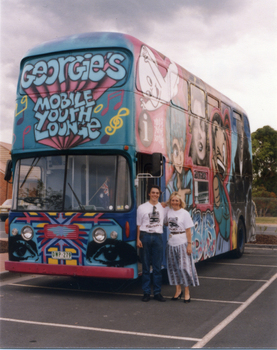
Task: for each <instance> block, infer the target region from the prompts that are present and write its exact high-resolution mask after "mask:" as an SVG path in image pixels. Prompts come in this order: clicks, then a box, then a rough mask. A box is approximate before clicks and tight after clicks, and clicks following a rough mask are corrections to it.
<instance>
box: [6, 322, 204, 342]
mask: <svg viewBox="0 0 277 350" xmlns="http://www.w3.org/2000/svg"><path fill="white" fill-rule="evenodd" d="M0 320H1V321H7V322H17V323H24V324H33V325H37V326H48V327H60V328H71V329H78V330H79V329H82V330H86V331H93V332H105V333H116V334H124V335H136V336H139V337H152V338H162V339H176V340H177V339H178V340H185V341H193V342H195V341H200V340H201V339H199V338H190V337H177V336H173V335H163V334H153V333H141V332H130V331H120V330H116V329H105V328H96V327H83V326H75V325H69V324H59V323H48V322H35V321H27V320H17V319H12V318H4V317H0Z"/></svg>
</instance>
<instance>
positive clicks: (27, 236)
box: [21, 226, 34, 241]
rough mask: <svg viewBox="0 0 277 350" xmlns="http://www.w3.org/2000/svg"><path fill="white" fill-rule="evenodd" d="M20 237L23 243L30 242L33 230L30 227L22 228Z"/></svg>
mask: <svg viewBox="0 0 277 350" xmlns="http://www.w3.org/2000/svg"><path fill="white" fill-rule="evenodd" d="M21 236H22V238H23V239H24V240H25V241H30V240H31V239H32V238H33V236H34V230H33V229H32V227H31V226H24V227H23V228H22V230H21Z"/></svg>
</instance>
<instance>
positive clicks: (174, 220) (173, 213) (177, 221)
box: [165, 209, 194, 246]
mask: <svg viewBox="0 0 277 350" xmlns="http://www.w3.org/2000/svg"><path fill="white" fill-rule="evenodd" d="M165 223H167V224H168V228H169V231H170V235H169V239H168V242H167V243H168V244H169V245H171V246H177V245H180V244H184V243H187V235H186V232H185V231H186V229H188V228H191V227H194V223H193V221H192V218H191V216H190V214H189V212H188V211H187V210H185V209H179V210H173V209H168V210H167V213H166V218H165ZM174 232H184V233H182V234H173V233H174Z"/></svg>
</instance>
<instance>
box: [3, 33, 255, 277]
mask: <svg viewBox="0 0 277 350" xmlns="http://www.w3.org/2000/svg"><path fill="white" fill-rule="evenodd" d="M11 175H12V176H13V203H12V208H11V211H10V214H9V218H8V219H7V222H6V232H7V233H8V235H9V261H6V263H5V267H6V270H9V271H15V272H21V273H36V274H53V275H68V276H91V277H101V278H123V279H130V278H137V276H138V274H139V272H138V251H137V248H136V210H137V206H138V205H139V204H141V203H143V202H145V201H146V200H147V192H148V191H147V189H148V187H149V186H150V185H152V184H157V185H159V186H160V187H161V189H162V193H163V194H162V196H161V201H166V200H167V199H168V198H169V195H170V194H171V193H172V192H173V191H178V192H179V193H180V194H181V196H182V198H183V199H184V201H185V203H186V206H187V210H188V211H189V213H190V214H191V216H192V218H193V221H194V223H195V227H194V228H193V230H192V232H193V237H192V239H193V257H194V259H195V261H196V262H197V261H200V260H203V259H207V258H210V257H213V256H215V255H218V254H222V253H225V252H229V251H232V250H233V251H234V253H235V254H236V255H237V256H240V255H241V254H242V253H243V250H244V244H245V242H247V241H249V239H250V238H251V235H253V234H254V227H255V222H254V221H253V217H254V216H253V215H252V214H253V213H252V210H253V209H252V200H251V187H252V154H251V137H250V127H249V122H248V118H247V115H246V113H245V111H244V110H243V109H242V108H241V107H239V106H238V105H237V104H236V103H234V102H232V101H231V100H230V99H228V98H227V97H225V96H224V95H223V94H221V93H219V92H218V91H216V90H215V89H213V88H212V87H211V86H209V85H208V84H206V83H204V82H203V81H202V80H201V79H199V78H197V77H196V76H194V75H193V74H191V73H189V72H188V71H187V70H185V69H184V68H182V67H180V66H179V65H178V64H176V63H174V62H173V61H171V60H170V59H169V58H168V57H167V56H164V55H163V54H161V53H159V52H157V51H155V50H154V49H153V48H151V47H149V46H148V45H146V44H144V43H142V42H141V41H139V40H137V39H135V38H134V37H131V36H129V35H125V34H119V33H86V34H81V35H75V36H70V37H65V38H60V39H57V40H54V41H50V42H46V43H43V44H41V45H39V46H37V47H35V48H33V49H31V50H29V51H28V52H27V54H26V55H25V57H24V58H23V59H22V61H21V65H20V76H19V81H18V87H17V96H16V109H15V118H14V131H13V141H12V161H11V162H9V163H8V164H7V170H6V175H5V178H6V180H8V181H9V180H10V178H11ZM166 241H167V232H166V231H165V232H164V243H165V244H166Z"/></svg>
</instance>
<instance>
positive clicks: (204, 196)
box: [194, 180, 209, 204]
mask: <svg viewBox="0 0 277 350" xmlns="http://www.w3.org/2000/svg"><path fill="white" fill-rule="evenodd" d="M194 200H195V204H207V203H209V183H208V182H207V181H196V180H195V181H194Z"/></svg>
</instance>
